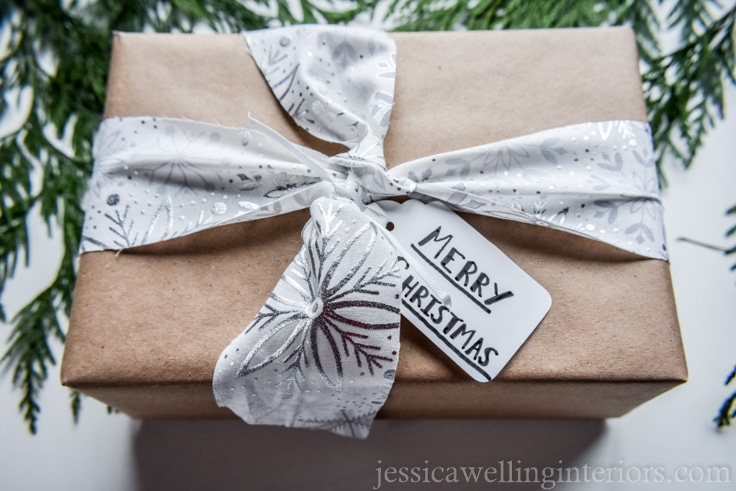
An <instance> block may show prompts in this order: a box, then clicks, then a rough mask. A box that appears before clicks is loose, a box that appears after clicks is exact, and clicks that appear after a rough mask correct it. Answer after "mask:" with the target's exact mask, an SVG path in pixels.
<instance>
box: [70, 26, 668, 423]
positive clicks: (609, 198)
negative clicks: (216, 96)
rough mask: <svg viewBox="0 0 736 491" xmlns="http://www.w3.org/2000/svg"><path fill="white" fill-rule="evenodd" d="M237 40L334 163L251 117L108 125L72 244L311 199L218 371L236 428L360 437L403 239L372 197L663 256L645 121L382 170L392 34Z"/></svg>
mask: <svg viewBox="0 0 736 491" xmlns="http://www.w3.org/2000/svg"><path fill="white" fill-rule="evenodd" d="M246 39H247V42H248V45H249V47H250V50H251V54H252V55H253V57H254V59H255V61H256V63H257V64H258V66H259V68H260V70H261V72H262V73H263V75H264V77H265V78H266V80H267V81H268V83H269V85H270V86H271V88H272V90H273V93H274V95H275V96H276V98H277V99H278V100H279V102H280V103H281V105H282V106H283V108H284V109H285V110H286V111H287V112H288V113H289V114H290V115H291V116H292V118H293V119H294V121H296V122H297V124H299V125H300V126H302V127H304V128H305V129H306V130H307V131H309V132H310V133H312V134H313V135H315V136H317V137H319V138H322V139H324V140H327V141H331V142H338V143H341V144H343V145H345V146H347V147H348V148H349V150H348V151H347V152H346V153H344V154H340V155H337V156H334V157H328V156H326V155H323V154H321V153H319V152H316V151H314V150H311V149H309V148H306V147H302V146H299V145H296V144H293V143H291V142H289V141H288V140H286V139H285V138H283V137H282V136H280V135H279V134H277V133H276V132H275V131H273V130H271V129H270V128H268V127H267V126H265V125H263V124H261V123H258V122H257V121H254V120H252V121H251V127H250V128H248V129H245V128H227V127H222V126H217V125H211V124H207V123H202V122H196V121H187V120H180V119H165V118H152V117H142V118H112V119H108V120H106V121H104V122H103V123H102V125H101V128H100V131H99V134H98V137H97V140H96V149H95V155H96V162H95V169H94V172H93V175H92V178H91V181H90V186H89V191H88V194H87V197H86V200H85V210H86V216H85V224H84V231H83V241H82V252H86V251H93V250H103V249H113V250H120V249H125V248H129V247H134V246H138V245H143V244H149V243H153V242H158V241H163V240H167V239H171V238H174V237H178V236H181V235H185V234H189V233H194V232H197V231H199V230H204V229H207V228H211V227H215V226H220V225H225V224H228V223H234V222H238V221H245V220H254V219H260V218H266V217H270V216H274V215H277V214H281V213H288V212H291V211H295V210H298V209H303V208H306V207H310V209H311V213H312V218H311V219H310V221H309V222H308V223H307V225H306V226H305V228H304V231H303V233H302V235H303V238H304V246H303V247H302V249H301V251H300V252H299V254H298V255H297V257H296V258H295V259H294V261H293V262H292V264H291V265H290V266H289V267H288V268H287V270H286V272H285V273H284V276H283V277H282V278H281V280H280V281H279V283H278V284H277V285H276V287H275V289H274V291H273V293H272V294H271V295H270V297H269V299H268V300H267V302H266V304H265V305H264V307H263V308H262V309H261V311H260V312H259V314H258V315H257V316H256V318H255V319H254V320H253V321H252V322H251V324H250V325H249V326H248V327H247V328H246V329H245V331H244V332H243V333H242V334H241V335H240V336H239V337H238V338H236V339H235V340H233V342H232V343H231V344H230V346H228V347H227V348H226V349H225V351H224V352H223V354H222V356H221V358H220V360H219V362H218V364H217V367H216V370H215V376H214V393H215V397H216V400H217V402H218V404H220V405H224V406H228V407H230V408H231V409H233V411H234V412H236V413H237V414H238V415H240V416H241V417H242V418H243V419H245V420H246V421H248V422H250V423H259V424H282V425H286V426H301V427H310V428H324V429H330V430H332V431H335V432H337V433H339V434H343V435H350V436H356V437H365V436H366V435H367V432H368V429H369V427H370V424H371V422H372V420H373V418H374V416H375V414H376V412H377V411H378V409H380V407H381V406H382V405H383V403H384V401H385V399H386V397H387V395H388V392H389V390H390V388H391V385H392V383H393V374H394V371H395V368H396V362H397V359H398V349H399V345H398V343H399V336H398V326H399V320H400V302H399V299H398V293H399V291H400V286H399V279H398V278H399V276H398V272H397V270H396V264H395V258H396V255H397V250H396V244H395V241H393V240H391V239H390V236H388V232H386V231H385V230H384V229H383V227H381V224H380V223H377V220H376V218H375V212H376V208H375V206H374V205H371V203H373V202H375V201H378V200H381V199H385V198H387V197H393V196H411V197H415V198H419V199H425V200H431V199H437V200H441V201H443V202H445V203H446V204H448V205H450V206H451V207H453V208H454V209H456V210H460V211H465V212H471V213H476V214H481V215H487V216H494V217H499V218H506V219H511V220H517V221H523V222H528V223H533V224H537V225H543V226H549V227H553V228H556V229H559V230H564V231H566V232H572V233H575V234H579V235H583V236H587V237H590V238H593V239H596V240H601V241H604V242H607V243H609V244H612V245H614V246H617V247H620V248H622V249H625V250H628V251H631V252H634V253H636V254H639V255H642V256H645V257H651V258H660V259H666V257H667V256H666V251H665V247H664V233H663V228H662V217H661V205H660V201H659V196H658V184H657V174H656V168H655V166H654V163H653V154H652V149H651V137H650V134H649V129H648V126H647V125H646V124H645V123H642V122H636V121H606V122H593V123H583V124H579V125H573V126H567V127H561V128H555V129H551V130H547V131H542V132H540V133H535V134H532V135H527V136H523V137H520V138H514V139H510V140H505V141H502V142H496V143H491V144H488V145H482V146H479V147H474V148H469V149H464V150H460V151H454V152H449V153H445V154H440V155H434V156H430V157H426V158H422V159H419V160H416V161H413V162H409V163H405V164H402V165H399V166H396V167H393V168H392V169H390V170H387V169H386V165H385V162H384V159H383V138H384V137H385V134H386V131H387V129H388V122H389V118H390V113H391V107H392V102H393V79H394V76H395V60H396V54H395V46H394V44H393V41H392V40H391V39H390V38H389V37H388V36H387V35H386V34H384V33H381V32H375V31H369V30H361V29H355V28H344V27H334V26H299V27H291V28H281V29H273V30H264V31H257V32H254V33H250V34H248V35H247V36H246ZM378 214H379V215H380V212H378ZM379 221H380V220H379Z"/></svg>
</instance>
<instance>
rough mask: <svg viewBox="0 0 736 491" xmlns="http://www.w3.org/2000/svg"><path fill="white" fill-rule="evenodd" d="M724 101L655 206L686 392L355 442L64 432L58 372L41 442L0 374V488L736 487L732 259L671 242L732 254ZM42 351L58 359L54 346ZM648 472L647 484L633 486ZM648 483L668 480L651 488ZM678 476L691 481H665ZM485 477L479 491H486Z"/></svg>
mask: <svg viewBox="0 0 736 491" xmlns="http://www.w3.org/2000/svg"><path fill="white" fill-rule="evenodd" d="M728 102H729V106H728V108H729V109H730V112H731V117H730V118H729V119H728V120H727V121H725V122H722V123H721V124H719V125H718V127H717V128H716V130H714V131H713V132H712V133H711V134H710V135H709V137H708V139H707V144H706V146H705V148H704V149H703V150H702V152H701V153H700V154H699V157H698V159H697V161H696V162H695V164H694V165H693V167H692V168H691V169H690V170H688V171H683V170H680V169H674V168H673V169H669V170H668V171H667V177H668V179H669V186H668V187H667V188H666V189H665V190H664V193H663V195H664V196H663V201H664V205H665V221H666V228H667V235H668V241H669V249H670V252H671V265H672V277H673V283H674V288H675V295H676V300H677V305H678V313H679V317H680V322H681V328H682V335H683V339H684V343H685V349H686V354H687V359H688V366H689V370H690V381H689V382H688V383H687V384H686V385H684V386H681V387H679V388H676V389H674V390H672V391H670V392H668V393H666V394H664V395H662V396H660V397H658V398H657V399H655V400H653V401H651V402H649V403H647V404H645V405H643V406H641V407H640V408H638V409H636V410H634V411H633V412H632V413H630V414H628V415H626V416H624V417H622V418H619V419H614V420H608V421H575V420H571V421H560V420H553V421H547V420H536V421H525V420H513V421H510V420H502V421H499V420H484V421H457V420H456V421H384V420H380V421H377V422H376V423H375V425H374V427H373V430H372V433H371V435H370V437H369V438H368V440H366V441H352V440H347V439H345V438H341V437H337V436H333V435H330V434H327V433H323V432H315V431H308V430H293V429H289V430H287V429H281V428H265V427H250V426H246V425H245V424H244V423H240V422H237V421H145V422H140V421H133V420H130V419H129V418H128V417H127V416H124V415H108V414H107V413H106V410H105V406H104V405H102V404H100V403H98V402H97V401H95V400H92V399H89V398H85V399H84V401H83V410H82V417H81V421H80V422H79V424H77V425H74V424H73V422H72V419H71V415H70V412H69V409H68V407H69V399H68V392H67V390H66V389H64V388H63V387H61V386H60V385H59V382H58V379H59V374H58V366H57V367H55V368H54V370H53V371H52V372H51V374H50V377H49V381H48V383H47V384H46V386H45V388H44V390H43V393H42V396H41V406H42V408H43V412H42V414H41V420H40V422H39V434H38V435H36V436H31V435H29V434H28V433H27V430H26V428H25V424H24V423H23V421H22V419H21V415H20V414H19V413H18V411H17V402H18V400H19V398H20V393H19V392H18V391H15V390H12V389H11V387H10V374H9V373H3V374H2V375H0V490H12V491H15V490H41V489H46V490H70V491H71V490H75V491H84V490H106V491H115V490H165V489H217V488H218V487H219V488H222V489H291V488H299V489H373V488H375V487H377V486H378V484H379V481H378V471H377V470H376V469H377V468H378V467H382V468H383V470H384V472H385V470H386V468H387V467H397V468H398V467H402V466H406V467H410V468H411V467H418V468H419V474H420V478H422V479H424V477H425V475H424V472H425V471H424V468H429V469H430V470H431V469H432V468H434V467H442V468H443V469H442V470H440V471H436V474H435V476H436V477H439V476H442V477H446V476H447V472H448V469H447V468H448V467H451V466H455V467H458V468H459V467H461V466H466V467H467V466H483V467H488V466H494V467H496V468H498V467H499V465H500V464H499V462H500V461H502V462H503V465H504V466H506V468H507V469H508V465H509V463H508V462H509V461H511V463H512V465H513V468H515V469H516V468H524V467H531V466H536V467H537V468H538V470H539V472H540V473H541V472H542V468H544V467H545V466H551V467H555V468H557V467H563V468H566V467H571V466H576V467H577V468H578V471H579V472H580V474H579V475H580V480H581V481H583V478H584V471H585V467H584V466H585V465H587V466H588V478H589V479H588V480H589V482H588V483H583V482H580V483H558V484H556V486H554V489H564V490H567V489H586V490H588V489H592V490H614V489H663V490H665V489H675V490H690V489H693V490H694V489H700V490H710V489H712V490H720V489H736V427H733V428H730V429H726V430H725V431H717V430H716V429H715V426H714V424H713V423H712V419H713V417H714V416H715V414H716V412H717V410H718V408H719V407H720V404H721V402H722V401H723V399H724V398H725V397H726V396H727V395H728V394H730V393H731V391H733V390H736V383H735V384H732V386H731V387H724V386H723V381H724V379H725V377H726V375H727V374H728V373H729V372H730V370H731V369H732V368H733V366H734V364H736V349H734V348H735V347H736V325H734V324H735V322H734V321H735V320H736V302H735V301H734V299H735V298H736V272H734V273H731V272H729V270H728V268H729V267H730V265H731V264H732V263H733V262H736V257H731V258H728V257H725V256H724V255H723V254H721V253H719V252H715V251H712V250H709V249H705V248H702V247H698V246H694V245H692V244H689V243H686V242H681V241H678V240H677V239H678V238H680V237H688V238H691V239H696V240H700V241H703V242H708V243H711V244H715V245H720V246H725V245H732V244H733V242H734V239H731V240H730V241H727V240H726V239H725V238H724V233H725V231H726V230H727V229H728V228H729V227H730V226H731V225H733V224H734V223H736V218H735V217H731V218H730V219H729V218H726V217H725V215H724V212H725V210H726V209H727V208H728V207H730V206H731V205H733V204H734V203H736V162H735V161H734V160H736V157H735V155H736V117H735V116H736V90H734V89H733V88H732V89H730V91H729V94H728ZM45 233H46V232H45V228H44V227H43V226H42V225H41V224H39V225H38V226H37V227H36V228H35V229H34V235H33V236H32V239H31V244H32V246H33V255H32V259H31V261H32V266H31V269H30V270H27V271H20V272H19V274H18V275H17V278H16V280H15V281H13V283H12V284H11V285H9V286H8V288H7V291H6V293H5V296H4V303H5V304H6V305H7V310H8V314H10V315H12V314H13V313H14V312H15V311H16V310H17V309H18V308H19V307H20V306H21V305H22V303H23V302H25V301H27V300H28V299H29V297H30V296H31V295H32V294H34V293H36V292H38V291H39V289H40V288H42V287H43V286H45V285H46V284H48V282H49V281H50V279H51V278H52V277H53V275H54V271H55V269H56V265H57V264H58V258H59V252H58V250H57V248H56V246H55V245H54V244H53V243H52V242H49V241H48V240H47V239H45V237H44V236H45ZM8 333H9V328H8V326H3V327H0V340H2V341H4V339H5V338H6V337H7V335H8ZM2 341H0V342H2ZM55 348H56V349H55V353H56V354H57V357H58V358H59V359H60V358H61V347H60V346H58V345H57V346H56V347H55ZM3 350H4V347H3ZM596 466H600V467H604V468H611V467H613V468H619V469H621V470H616V469H613V470H612V471H611V472H612V474H611V476H612V479H613V480H614V481H615V482H613V483H608V482H597V483H596V482H595V480H596V479H597V480H601V479H603V480H604V481H605V480H607V474H606V472H608V471H604V472H603V473H601V472H600V471H597V472H598V473H595V472H594V471H593V469H592V468H594V467H596ZM711 467H725V468H727V474H726V473H725V471H724V472H723V473H721V479H724V478H726V477H728V478H729V479H730V481H731V482H730V483H720V484H719V483H708V482H706V481H707V477H708V476H707V472H708V468H711ZM646 468H650V470H649V471H648V472H649V473H650V474H649V481H650V482H649V483H645V482H642V481H644V480H645V473H646V472H647V471H646ZM499 472H500V471H499ZM658 475H660V476H662V477H663V479H664V481H665V482H662V483H653V482H652V481H653V480H654V479H655V478H656V477H657V476H658ZM497 476H498V474H497ZM389 477H390V475H389ZM396 477H398V474H397V475H396ZM459 477H460V479H461V482H459V483H456V484H448V483H443V484H433V485H432V484H419V485H417V484H411V483H406V484H398V483H397V484H394V485H393V486H389V485H388V484H385V479H384V480H382V481H381V487H380V489H402V488H417V487H430V488H433V489H454V488H457V489H461V488H463V489H464V488H466V487H468V486H467V485H466V484H465V483H464V480H463V479H462V475H460V476H459ZM564 477H565V475H564V474H563V478H564ZM678 477H679V478H685V479H688V478H689V482H684V483H677V482H674V481H675V480H676V478H678ZM429 479H430V480H431V476H429ZM482 479H483V478H482V477H481V482H480V483H479V484H477V485H476V486H477V487H479V488H480V487H484V488H488V487H489V485H488V484H485V483H483V482H482ZM522 479H523V474H522ZM573 479H574V474H573ZM621 480H623V481H627V480H631V481H634V482H631V483H627V482H619V481H621ZM668 480H671V481H670V482H668ZM636 481H639V482H636ZM697 481H700V482H697ZM481 484H482V485H481ZM552 484H554V483H551V484H549V485H548V486H547V487H546V488H547V489H549V488H550V486H552ZM496 488H498V489H506V488H509V489H544V488H542V487H541V486H540V483H521V484H514V485H511V484H498V483H497V484H496Z"/></svg>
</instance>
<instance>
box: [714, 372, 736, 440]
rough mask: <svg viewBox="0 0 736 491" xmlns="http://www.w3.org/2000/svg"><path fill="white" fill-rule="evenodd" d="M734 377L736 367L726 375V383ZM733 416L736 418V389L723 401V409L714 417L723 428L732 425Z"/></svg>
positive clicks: (735, 376)
mask: <svg viewBox="0 0 736 491" xmlns="http://www.w3.org/2000/svg"><path fill="white" fill-rule="evenodd" d="M734 378H736V367H734V369H733V370H732V371H731V373H730V374H729V375H728V377H726V383H725V384H724V385H728V384H730V383H731V381H732V380H734ZM733 418H736V391H735V392H733V393H732V394H731V395H730V396H729V397H728V398H726V400H725V401H723V404H722V405H721V409H720V410H719V411H718V415H717V416H716V417H715V418H713V421H715V422H716V424H717V425H718V427H719V428H723V427H724V426H730V425H731V420H732V419H733Z"/></svg>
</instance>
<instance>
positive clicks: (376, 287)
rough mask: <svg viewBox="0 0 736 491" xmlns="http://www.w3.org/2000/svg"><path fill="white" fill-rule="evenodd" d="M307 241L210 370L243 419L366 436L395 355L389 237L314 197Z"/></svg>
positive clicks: (396, 315)
mask: <svg viewBox="0 0 736 491" xmlns="http://www.w3.org/2000/svg"><path fill="white" fill-rule="evenodd" d="M311 214H312V218H311V219H310V220H309V222H308V223H307V225H306V226H305V227H304V230H303V232H302V235H303V238H304V246H303V247H302V248H301V250H300V251H299V254H297V256H296V258H295V259H294V261H293V262H292V263H291V265H290V266H289V267H288V268H287V270H286V272H285V273H284V275H283V276H282V278H281V280H280V281H279V282H278V284H277V285H276V287H275V288H274V290H273V292H272V293H271V295H270V296H269V298H268V300H267V301H266V304H265V305H264V306H263V308H262V309H261V311H260V312H259V313H258V315H257V316H256V317H255V319H254V320H253V321H252V322H251V324H250V326H248V328H247V329H245V331H243V333H242V334H241V335H240V336H239V337H238V338H236V339H235V340H234V341H233V342H232V343H231V344H230V346H228V347H227V349H225V351H224V352H223V354H222V356H221V357H220V361H219V362H218V364H217V367H216V369H215V384H214V391H215V396H216V399H217V403H218V404H219V405H221V406H228V407H230V409H232V410H233V411H234V412H235V413H236V414H238V415H239V416H240V417H241V418H243V419H244V420H245V421H248V422H250V423H260V424H279V425H285V426H301V427H309V428H322V429H330V430H332V431H335V432H338V433H341V434H344V435H349V436H353V437H360V438H365V437H366V436H367V435H368V429H369V428H370V425H371V422H372V421H373V417H374V415H375V413H376V411H377V410H378V409H379V408H380V407H381V405H382V404H383V401H385V399H386V397H387V396H388V392H389V390H391V385H392V383H393V378H394V373H395V371H396V363H397V359H398V346H397V343H398V339H399V322H400V318H401V317H400V300H399V297H398V295H396V291H397V289H398V288H399V283H400V274H399V271H398V269H397V265H396V251H395V250H394V247H393V245H392V244H391V243H390V242H389V241H388V240H387V239H386V237H385V235H384V234H382V233H380V232H379V230H378V227H377V226H376V224H375V223H374V222H373V221H372V220H371V219H369V218H368V217H367V216H366V215H365V214H364V213H362V212H361V211H360V209H359V208H358V207H357V206H356V205H355V203H352V202H351V201H348V200H345V199H342V198H337V199H329V198H319V199H317V200H316V201H315V202H314V204H312V206H311Z"/></svg>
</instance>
